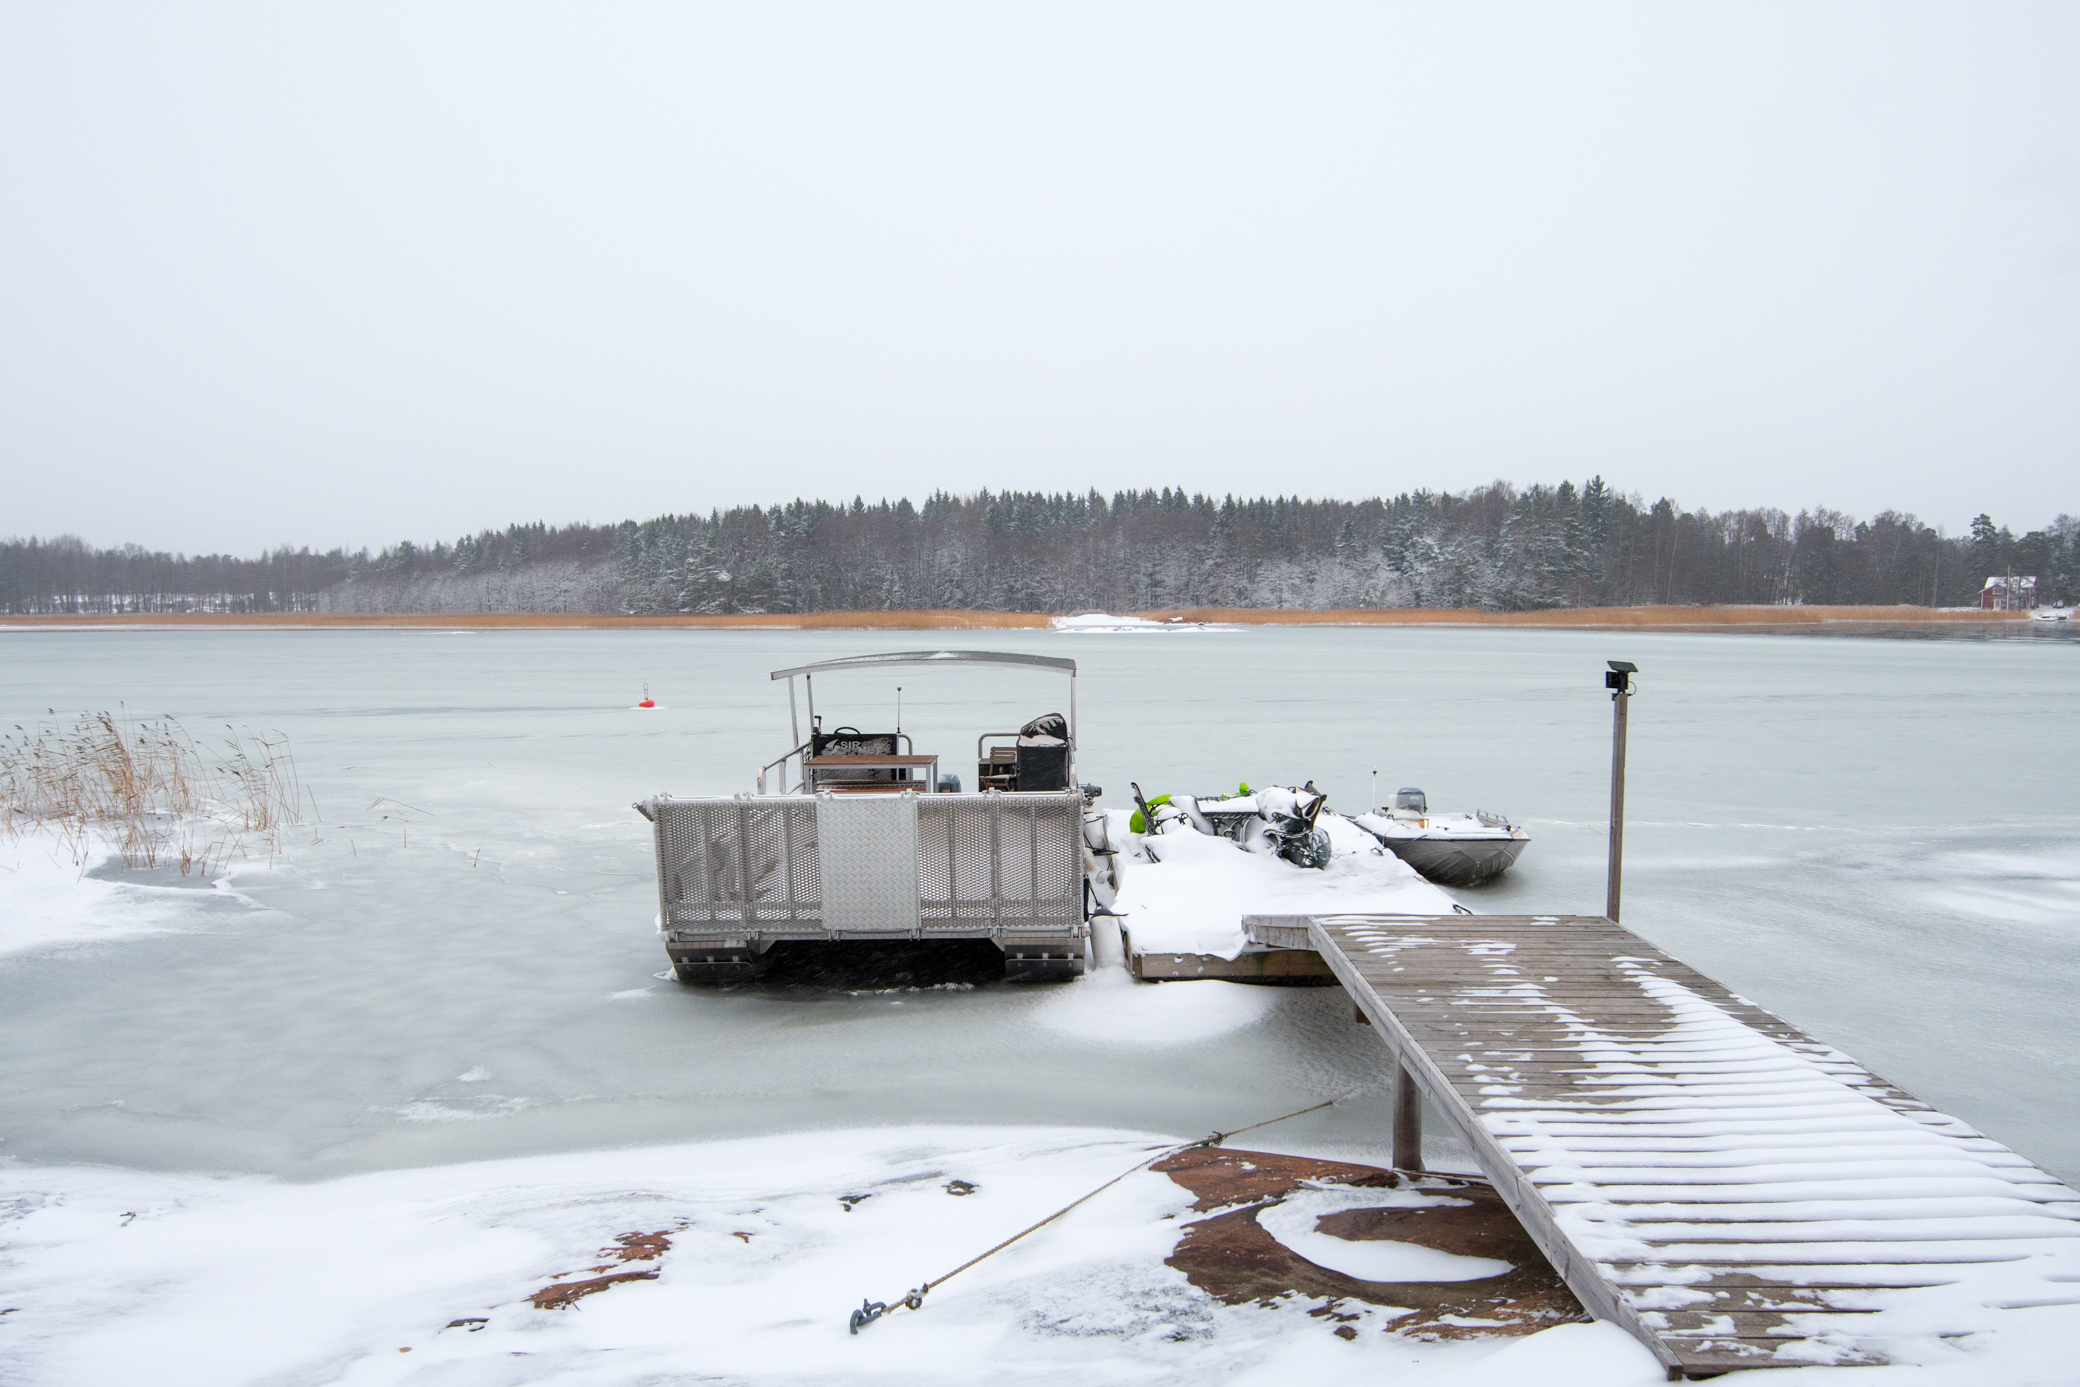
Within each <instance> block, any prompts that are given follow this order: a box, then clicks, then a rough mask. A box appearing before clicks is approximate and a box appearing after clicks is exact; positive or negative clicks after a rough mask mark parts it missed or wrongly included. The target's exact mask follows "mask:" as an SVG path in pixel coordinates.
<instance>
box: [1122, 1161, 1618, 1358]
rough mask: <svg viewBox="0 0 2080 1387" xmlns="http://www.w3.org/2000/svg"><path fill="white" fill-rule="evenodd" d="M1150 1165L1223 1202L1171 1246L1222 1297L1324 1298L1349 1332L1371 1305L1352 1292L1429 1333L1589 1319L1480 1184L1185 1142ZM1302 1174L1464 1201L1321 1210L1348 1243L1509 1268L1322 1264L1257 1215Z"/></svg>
mask: <svg viewBox="0 0 2080 1387" xmlns="http://www.w3.org/2000/svg"><path fill="white" fill-rule="evenodd" d="M1153 1168H1154V1169H1155V1170H1158V1171H1161V1172H1162V1173H1163V1174H1165V1175H1168V1176H1169V1177H1170V1178H1171V1179H1173V1180H1175V1181H1176V1182H1177V1183H1178V1184H1180V1185H1183V1186H1184V1187H1185V1188H1186V1189H1188V1190H1190V1191H1191V1192H1192V1193H1193V1194H1194V1195H1196V1196H1198V1198H1197V1201H1196V1202H1195V1203H1194V1204H1193V1205H1192V1207H1193V1208H1194V1209H1195V1210H1199V1211H1202V1212H1206V1211H1211V1210H1215V1209H1224V1210H1226V1212H1224V1213H1219V1214H1215V1215H1214V1217H1212V1218H1206V1219H1200V1220H1198V1221H1197V1222H1195V1223H1191V1224H1188V1225H1186V1227H1185V1230H1184V1236H1183V1237H1182V1238H1180V1239H1179V1240H1178V1243H1177V1248H1176V1250H1175V1251H1174V1252H1172V1253H1171V1255H1170V1256H1169V1257H1168V1258H1166V1259H1165V1260H1166V1262H1167V1263H1168V1265H1170V1266H1173V1267H1175V1268H1177V1269H1178V1270H1179V1271H1181V1272H1183V1273H1184V1274H1185V1276H1186V1277H1187V1278H1188V1279H1189V1280H1190V1281H1191V1283H1192V1284H1193V1285H1194V1286H1197V1287H1199V1288H1200V1289H1201V1290H1203V1291H1205V1292H1206V1293H1207V1294H1209V1295H1211V1296H1213V1297H1214V1298H1216V1299H1218V1300H1221V1301H1224V1302H1226V1303H1227V1304H1230V1305H1241V1304H1246V1303H1248V1302H1250V1301H1258V1302H1265V1303H1270V1302H1275V1301H1279V1300H1282V1299H1284V1298H1286V1297H1289V1296H1300V1297H1305V1298H1309V1299H1315V1300H1319V1301H1320V1302H1321V1303H1320V1304H1319V1305H1317V1306H1316V1307H1315V1308H1314V1309H1313V1310H1311V1311H1310V1312H1309V1313H1310V1314H1313V1315H1316V1316H1318V1317H1320V1318H1322V1319H1324V1320H1326V1321H1329V1322H1332V1323H1335V1324H1336V1329H1335V1331H1334V1332H1335V1333H1337V1334H1338V1335H1340V1336H1342V1337H1344V1338H1353V1337H1355V1336H1356V1334H1357V1332H1358V1331H1357V1329H1356V1328H1354V1326H1353V1322H1354V1321H1359V1320H1362V1319H1369V1318H1371V1314H1370V1313H1369V1312H1368V1313H1365V1314H1355V1313H1350V1312H1349V1311H1347V1310H1346V1309H1345V1306H1346V1304H1347V1303H1350V1302H1356V1303H1357V1304H1358V1305H1361V1306H1379V1307H1388V1308H1391V1309H1394V1310H1399V1311H1402V1312H1404V1313H1399V1314H1395V1315H1393V1316H1392V1319H1391V1322H1390V1323H1389V1324H1388V1325H1387V1327H1388V1328H1389V1329H1390V1330H1391V1331H1392V1332H1395V1333H1402V1334H1413V1335H1415V1336H1417V1337H1428V1338H1453V1339H1458V1338H1477V1337H1483V1336H1486V1335H1496V1334H1501V1335H1509V1334H1530V1333H1534V1332H1536V1331H1538V1330H1540V1329H1545V1328H1548V1327H1550V1326H1552V1325H1555V1324H1562V1323H1565V1322H1567V1321H1570V1320H1580V1319H1584V1318H1586V1315H1585V1312H1584V1311H1583V1309H1582V1306H1581V1302H1580V1301H1578V1300H1576V1299H1575V1297H1574V1293H1573V1292H1571V1291H1569V1290H1568V1289H1567V1285H1566V1283H1565V1282H1563V1281H1562V1280H1561V1279H1560V1277H1559V1275H1558V1274H1557V1273H1556V1272H1554V1270H1553V1269H1552V1267H1551V1266H1550V1265H1549V1264H1548V1263H1547V1262H1546V1260H1545V1257H1544V1256H1543V1254H1541V1253H1540V1252H1539V1250H1538V1246H1537V1244H1535V1243H1533V1242H1532V1241H1531V1238H1530V1235H1529V1234H1527V1233H1526V1232H1525V1231H1524V1229H1523V1226H1522V1225H1521V1224H1519V1223H1518V1222H1517V1220H1516V1216H1515V1215H1514V1214H1512V1213H1510V1211H1509V1208H1508V1206H1507V1205H1505V1204H1504V1203H1503V1202H1502V1200H1501V1198H1500V1196H1498V1195H1497V1194H1496V1193H1495V1192H1494V1191H1493V1190H1491V1189H1489V1188H1488V1187H1487V1186H1486V1185H1485V1184H1479V1183H1473V1182H1471V1181H1467V1180H1456V1179H1453V1178H1452V1177H1450V1176H1419V1177H1407V1176H1400V1175H1396V1174H1394V1173H1393V1172H1391V1171H1385V1170H1377V1169H1374V1168H1372V1167H1369V1166H1361V1165H1346V1164H1344V1163H1342V1162H1339V1161H1318V1160H1309V1159H1306V1158H1303V1157H1298V1156H1275V1155H1270V1154H1267V1153H1265V1152H1261V1151H1234V1150H1228V1149H1223V1148H1206V1147H1200V1148H1194V1149H1193V1150H1190V1151H1184V1152H1180V1153H1179V1154H1177V1155H1175V1156H1171V1157H1168V1158H1167V1159H1165V1160H1162V1161H1160V1162H1158V1163H1157V1164H1156V1165H1155V1166H1154V1167H1153ZM1303 1181H1308V1182H1314V1183H1317V1184H1333V1185H1350V1186H1357V1187H1360V1188H1368V1187H1370V1188H1381V1189H1416V1190H1426V1191H1432V1190H1434V1191H1435V1192H1437V1193H1438V1194H1449V1196H1450V1197H1451V1199H1452V1200H1454V1201H1463V1202H1454V1203H1449V1204H1447V1203H1438V1204H1434V1205H1426V1206H1423V1207H1418V1208H1378V1209H1362V1208H1361V1209H1345V1210H1342V1211H1340V1212H1337V1213H1333V1214H1329V1215H1327V1216H1325V1217H1324V1218H1322V1219H1321V1221H1320V1222H1319V1223H1318V1224H1317V1225H1316V1228H1317V1231H1319V1232H1322V1233H1326V1234H1328V1235H1330V1236H1331V1237H1337V1238H1345V1239H1348V1240H1350V1241H1353V1242H1362V1241H1367V1240H1374V1239H1380V1240H1387V1241H1393V1242H1405V1243H1415V1244H1417V1245H1419V1246H1422V1247H1428V1248H1434V1249H1436V1250H1437V1251H1439V1252H1449V1253H1454V1254H1457V1255H1459V1256H1463V1257H1490V1258H1494V1259H1496V1260H1498V1261H1503V1262H1507V1263H1509V1264H1510V1266H1511V1268H1512V1269H1511V1270H1510V1271H1508V1272H1505V1273H1503V1274H1501V1275H1498V1276H1490V1277H1484V1278H1482V1279H1479V1280H1474V1281H1449V1282H1376V1281H1360V1280H1358V1279H1356V1278H1355V1277H1351V1276H1346V1275H1344V1274H1343V1273H1341V1272H1336V1271H1331V1270H1329V1269H1328V1268H1327V1267H1320V1266H1316V1265H1315V1264H1314V1263H1313V1262H1310V1261H1308V1260H1307V1259H1306V1258H1304V1257H1302V1256H1300V1255H1299V1254H1298V1253H1296V1252H1294V1251H1292V1250H1291V1249H1290V1248H1288V1247H1286V1246H1285V1244H1283V1243H1281V1242H1279V1241H1278V1239H1276V1238H1274V1237H1272V1236H1271V1234H1270V1233H1268V1232H1266V1231H1265V1230H1264V1229H1263V1228H1262V1227H1261V1226H1259V1225H1258V1223H1257V1214H1258V1212H1259V1211H1260V1210H1262V1209H1265V1208H1268V1207H1270V1206H1271V1205H1273V1204H1276V1203H1278V1202H1280V1201H1281V1200H1282V1199H1283V1198H1284V1197H1285V1196H1286V1195H1288V1194H1290V1193H1292V1192H1293V1191H1294V1190H1296V1189H1299V1188H1300V1187H1301V1184H1302V1182H1303Z"/></svg>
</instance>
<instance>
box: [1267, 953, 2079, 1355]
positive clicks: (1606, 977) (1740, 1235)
mask: <svg viewBox="0 0 2080 1387" xmlns="http://www.w3.org/2000/svg"><path fill="white" fill-rule="evenodd" d="M1245 927H1246V928H1247V930H1248V932H1249V935H1250V937H1251V938H1252V939H1253V940H1255V941H1256V942H1258V943H1261V944H1265V945H1268V946H1271V947H1273V948H1293V949H1308V950H1313V951H1315V952H1317V953H1319V954H1320V956H1321V958H1322V960H1323V961H1324V962H1325V963H1327V964H1328V966H1329V967H1330V969H1331V970H1332V971H1333V972H1334V973H1335V975H1336V977H1337V978H1338V979H1339V980H1340V981H1341V982H1342V984H1343V986H1344V987H1345V988H1346V989H1347V990H1348V991H1349V992H1350V994H1351V996H1352V997H1353V998H1354V999H1355V1000H1356V1002H1357V1005H1358V1008H1359V1010H1360V1012H1361V1013H1362V1014H1363V1016H1364V1017H1365V1019H1367V1020H1369V1021H1370V1022H1371V1023H1372V1025H1373V1026H1374V1027H1375V1028H1376V1030H1377V1032H1378V1034H1379V1035H1380V1036H1381V1037H1382V1038H1383V1039H1385V1040H1386V1042H1387V1044H1388V1046H1389V1047H1390V1049H1391V1050H1392V1051H1393V1059H1394V1060H1395V1061H1398V1063H1399V1066H1400V1071H1399V1084H1400V1086H1401V1089H1402V1091H1403V1095H1404V1096H1403V1099H1402V1101H1399V1102H1397V1105H1396V1106H1397V1124H1396V1125H1397V1128H1398V1127H1401V1126H1403V1125H1405V1124H1406V1123H1407V1122H1409V1121H1413V1122H1415V1123H1419V1122H1420V1120H1421V1112H1422V1105H1421V1104H1420V1103H1419V1102H1417V1101H1416V1100H1415V1093H1416V1091H1417V1090H1420V1092H1421V1094H1422V1095H1423V1096H1425V1097H1427V1098H1428V1099H1429V1103H1430V1106H1431V1109H1432V1110H1433V1111H1434V1112H1436V1113H1438V1114H1440V1115H1442V1116H1443V1118H1444V1119H1445V1120H1446V1121H1447V1122H1449V1123H1450V1124H1451V1125H1452V1127H1453V1128H1454V1129H1456V1131H1457V1133H1458V1135H1459V1136H1460V1137H1461V1138H1462V1139H1463V1140H1464V1141H1465V1142H1466V1143H1467V1145H1468V1146H1470V1147H1471V1148H1472V1150H1473V1153H1474V1155H1475V1157H1476V1158H1477V1159H1478V1161H1479V1162H1480V1165H1481V1168H1482V1170H1483V1171H1484V1173H1485V1174H1486V1175H1487V1177H1488V1179H1489V1180H1491V1181H1492V1182H1493V1183H1494V1185H1495V1188H1496V1190H1497V1192H1498V1193H1499V1194H1500V1195H1501V1196H1502V1198H1503V1199H1504V1200H1505V1201H1506V1202H1507V1203H1508V1204H1509V1205H1510V1207H1511V1208H1512V1209H1513V1210H1514V1211H1515V1213H1516V1215H1517V1217H1518V1218H1519V1219H1520V1220H1521V1221H1522V1223H1523V1224H1524V1226H1525V1228H1526V1229H1527V1230H1528V1231H1529V1232H1530V1234H1531V1236H1532V1237H1533V1239H1534V1240H1536V1241H1537V1243H1538V1244H1539V1246H1540V1248H1541V1249H1542V1250H1543V1251H1544V1253H1545V1255H1546V1256H1547V1258H1549V1259H1550V1260H1551V1262H1552V1263H1553V1266H1554V1267H1555V1268H1556V1269H1557V1270H1558V1271H1559V1272H1560V1274H1561V1275H1562V1276H1563V1277H1565V1278H1566V1280H1567V1282H1568V1284H1569V1285H1570V1286H1571V1287H1572V1288H1573V1289H1574V1292H1575V1294H1576V1295H1578V1296H1579V1297H1581V1300H1582V1302H1583V1303H1584V1304H1585V1305H1587V1306H1588V1307H1590V1309H1591V1310H1592V1311H1594V1312H1595V1313H1596V1314H1597V1315H1598V1316H1599V1317H1601V1318H1605V1319H1609V1320H1612V1321H1615V1322H1617V1323H1619V1324H1621V1325H1623V1326H1624V1327H1625V1328H1627V1329H1628V1330H1630V1331H1631V1332H1632V1333H1633V1334H1634V1335H1636V1336H1637V1337H1638V1338H1639V1339H1640V1340H1641V1341H1642V1342H1643V1343H1645V1344H1646V1345H1647V1347H1648V1348H1649V1349H1651V1350H1652V1351H1653V1352H1654V1353H1655V1355H1656V1356H1657V1357H1659V1358H1660V1359H1661V1361H1662V1363H1663V1364H1664V1365H1665V1366H1666V1367H1667V1368H1668V1369H1669V1376H1670V1377H1671V1378H1672V1379H1673V1378H1678V1377H1686V1376H1695V1377H1702V1376H1710V1375H1715V1374H1718V1373H1723V1372H1726V1371H1729V1370H1732V1369H1737V1368H1758V1367H1794V1366H1802V1365H1806V1364H1813V1363H1836V1364H1857V1363H1861V1364H1878V1363H1936V1362H1951V1363H1957V1362H1965V1361H1969V1355H1970V1354H1971V1353H1972V1340H1973V1339H1974V1338H1975V1337H1976V1336H1978V1335H1980V1334H1982V1333H1985V1332H1987V1331H1989V1330H1995V1329H1998V1328H1999V1325H2000V1322H2001V1320H2002V1319H2003V1318H2004V1317H2005V1316H2006V1315H2008V1314H2010V1313H2017V1312H2020V1313H2027V1312H2028V1311H2029V1310H2030V1309H2031V1308H2034V1307H2049V1306H2057V1305H2073V1304H2076V1303H2080V1195H2076V1193H2075V1192H2074V1191H2073V1190H2072V1189H2070V1188H2068V1187H2067V1186H2065V1185H2064V1184H2061V1183H2060V1182H2059V1181H2058V1180H2057V1179H2055V1178H2053V1177H2052V1176H2051V1175H2048V1174H2046V1173H2045V1172H2044V1171H2042V1170H2039V1169H2038V1168H2037V1167H2035V1166H2034V1165H2032V1164H2030V1162H2028V1161H2027V1160H2025V1159H2023V1158H2022V1157H2021V1156H2018V1155H2016V1154H2015V1153H2014V1152H2013V1151H2010V1150H2008V1149H2007V1148H2006V1147H2004V1146H2002V1145H2001V1144H2000V1143H1998V1142H1996V1141H1993V1140H1991V1139H1989V1138H1987V1137H1985V1136H1982V1135H1980V1134H1979V1133H1978V1132H1975V1131H1973V1130H1972V1129H1971V1128H1970V1127H1968V1126H1966V1125H1965V1124H1964V1123H1962V1122H1960V1121H1958V1120H1957V1119H1955V1118H1952V1117H1947V1116H1945V1115H1944V1114H1942V1113H1939V1112H1936V1111H1935V1110H1934V1109H1932V1108H1931V1107H1929V1105H1928V1104H1926V1103H1924V1102H1922V1101H1921V1100H1919V1099H1917V1098H1915V1097H1914V1096H1913V1095H1911V1094H1909V1093H1906V1092H1903V1091H1902V1090H1900V1089H1899V1088H1897V1087H1895V1086H1893V1085H1891V1084H1889V1083H1887V1082H1885V1081H1884V1080H1883V1079H1880V1078H1879V1077H1877V1076H1876V1075H1874V1074H1872V1073H1871V1072H1870V1071H1869V1070H1868V1069H1866V1068H1864V1067H1863V1066H1862V1065H1860V1064H1858V1063H1857V1062H1856V1061H1854V1060H1853V1059H1851V1058H1849V1056H1847V1055H1845V1054H1843V1053H1842V1052H1841V1051H1839V1050H1837V1049H1835V1048H1834V1047H1832V1046H1830V1045H1827V1044H1825V1043H1823V1042H1821V1041H1818V1040H1815V1039H1813V1038H1812V1037H1811V1036H1809V1035H1806V1034H1805V1033H1804V1032H1802V1031H1800V1030H1799V1029H1798V1028H1797V1027H1795V1026H1792V1025H1790V1024H1788V1023H1786V1022H1784V1021H1783V1020H1780V1019H1779V1018H1777V1017H1775V1016H1772V1015H1771V1014H1770V1013H1768V1012H1766V1011H1764V1010H1763V1009H1762V1008H1760V1007H1758V1006H1756V1005H1754V1004H1753V1003H1752V1002H1749V1001H1747V1000H1746V999H1744V998H1742V997H1739V996H1736V995H1734V994H1733V993H1731V992H1729V991H1728V990H1727V989H1726V988H1724V987H1721V986H1720V985H1719V984H1718V983H1715V982H1713V981H1712V980H1711V979H1710V978H1707V977H1705V976H1704V975H1702V974H1701V973H1698V972H1697V971H1695V970H1694V969H1691V968H1689V967H1686V966H1685V965H1684V964H1682V963H1680V962H1678V961H1677V960H1675V959H1673V958H1671V957H1669V956H1668V955H1667V954H1665V953H1663V952H1662V951H1661V950H1659V949H1657V948H1655V947H1653V946H1652V945H1651V944H1648V943H1647V942H1646V941H1644V940H1642V939H1640V938H1639V937H1638V936H1637V935H1634V934H1632V933H1631V932H1630V931H1628V930H1625V929H1623V928H1622V927H1620V926H1619V925H1617V924H1615V923H1613V922H1612V921H1610V920H1607V919H1604V918H1602V917H1599V916H1573V915H1444V916H1392V915H1319V916H1252V917H1249V919H1248V920H1247V921H1246V922H1245ZM1407 1136H1408V1134H1405V1133H1403V1132H1401V1131H1397V1132H1396V1137H1395V1148H1396V1151H1397V1160H1396V1164H1401V1163H1402V1162H1403V1161H1404V1160H1414V1161H1417V1162H1419V1161H1420V1149H1421V1148H1420V1145H1419V1144H1418V1143H1416V1142H1412V1141H1410V1140H1408V1139H1407ZM1409 1151H1413V1152H1415V1153H1416V1154H1415V1155H1414V1156H1412V1157H1411V1156H1408V1155H1406V1154H1404V1153H1407V1152H1409ZM1961 1355H1962V1356H1961Z"/></svg>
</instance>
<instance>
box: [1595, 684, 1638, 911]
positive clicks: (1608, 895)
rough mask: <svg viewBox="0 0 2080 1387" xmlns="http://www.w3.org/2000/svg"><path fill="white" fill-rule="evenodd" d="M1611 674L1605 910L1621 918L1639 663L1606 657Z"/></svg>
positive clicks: (1606, 685) (1607, 686)
mask: <svg viewBox="0 0 2080 1387" xmlns="http://www.w3.org/2000/svg"><path fill="white" fill-rule="evenodd" d="M1604 663H1606V664H1608V665H1609V666H1610V667H1611V668H1610V673H1608V674H1606V675H1604V676H1603V686H1604V687H1605V688H1606V689H1609V690H1610V691H1611V858H1610V867H1609V869H1608V871H1607V872H1606V874H1605V878H1604V893H1603V913H1604V914H1605V915H1607V916H1609V917H1610V919H1611V922H1612V923H1613V924H1615V923H1617V919H1618V894H1619V886H1620V883H1621V882H1622V881H1623V879H1624V874H1625V714H1626V711H1627V709H1628V708H1629V707H1630V705H1631V703H1632V676H1633V675H1635V674H1637V673H1639V666H1638V665H1635V664H1632V663H1630V662H1628V661H1625V660H1606V661H1605V662H1604Z"/></svg>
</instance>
